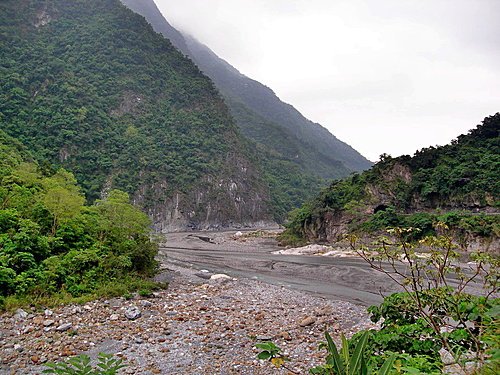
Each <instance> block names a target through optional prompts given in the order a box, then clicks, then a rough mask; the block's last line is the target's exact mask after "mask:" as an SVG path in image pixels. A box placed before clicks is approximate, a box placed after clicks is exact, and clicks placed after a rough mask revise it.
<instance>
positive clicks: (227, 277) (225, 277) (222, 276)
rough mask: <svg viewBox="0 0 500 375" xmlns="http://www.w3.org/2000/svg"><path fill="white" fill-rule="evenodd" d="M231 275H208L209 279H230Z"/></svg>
mask: <svg viewBox="0 0 500 375" xmlns="http://www.w3.org/2000/svg"><path fill="white" fill-rule="evenodd" d="M230 278H231V276H228V275H225V274H223V273H216V274H215V275H212V276H210V280H223V279H225V280H227V279H230Z"/></svg>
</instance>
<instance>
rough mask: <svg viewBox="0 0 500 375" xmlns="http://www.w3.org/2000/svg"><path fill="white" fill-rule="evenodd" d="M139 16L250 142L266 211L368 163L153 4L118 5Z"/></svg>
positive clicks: (276, 211) (134, 0) (287, 206)
mask: <svg viewBox="0 0 500 375" xmlns="http://www.w3.org/2000/svg"><path fill="white" fill-rule="evenodd" d="M122 2H123V3H124V4H126V5H127V6H129V7H130V8H131V9H133V10H134V11H136V12H138V13H139V14H142V15H143V16H144V17H146V19H147V20H148V21H149V22H150V23H151V24H152V25H153V27H154V28H155V30H156V31H157V32H159V33H162V34H163V35H164V36H166V37H167V38H168V39H170V40H171V41H172V43H173V44H174V45H175V46H176V47H177V48H179V50H180V51H182V52H183V53H185V54H186V55H188V56H189V57H191V58H192V59H193V61H194V62H195V63H196V64H197V65H198V66H199V67H200V69H201V70H202V71H203V72H204V73H205V74H207V75H208V76H209V77H210V78H211V79H212V80H213V81H214V83H215V85H216V86H217V88H218V89H219V90H220V91H221V93H222V94H223V95H224V98H225V100H226V103H227V105H228V106H229V108H230V110H231V114H232V115H233V116H234V118H235V120H236V123H237V124H238V126H239V128H240V130H241V133H242V134H243V135H244V136H245V137H246V138H247V139H248V140H250V146H251V148H252V149H253V150H254V153H255V154H256V155H257V159H256V160H255V161H256V162H258V163H259V164H260V165H261V166H262V171H263V177H264V180H265V182H266V183H267V184H268V185H269V188H270V196H271V205H272V212H273V216H274V218H275V220H277V221H279V222H281V221H283V219H284V218H286V213H287V212H288V211H290V210H291V209H293V208H295V207H298V206H299V205H300V204H302V203H303V202H304V201H305V200H307V199H309V198H311V197H313V196H314V195H316V194H317V193H319V191H320V189H321V188H322V187H325V186H326V185H327V179H332V178H342V177H346V176H348V175H349V173H351V172H352V171H360V170H363V169H366V168H368V167H370V165H371V163H370V162H369V161H368V160H366V159H365V158H363V157H362V156H361V155H360V154H359V153H358V152H356V151H355V150H353V149H352V148H351V147H350V146H348V145H346V144H345V143H343V142H341V141H339V140H338V139H336V138H335V137H334V136H333V135H332V134H330V133H329V132H328V131H327V130H326V129H325V128H323V127H322V126H320V125H318V124H314V123H312V122H311V121H309V120H307V119H306V118H304V117H303V116H302V115H301V114H300V113H299V112H298V111H297V110H296V109H295V108H293V107H292V106H290V105H288V104H286V103H283V102H281V101H280V100H279V98H278V97H277V96H276V95H275V94H274V93H273V92H272V91H271V90H270V89H269V88H267V87H265V86H264V85H262V84H260V83H259V82H256V81H254V80H252V79H250V78H248V77H246V76H244V75H242V74H241V73H239V72H238V71H237V70H236V69H235V68H234V67H232V66H231V65H229V64H228V63H227V62H225V61H224V60H222V59H221V58H219V57H218V56H217V55H215V54H214V53H213V52H212V51H211V50H210V49H209V48H207V47H206V46H203V45H202V44H200V43H199V42H198V41H197V40H195V39H193V38H191V37H188V36H183V35H182V34H181V33H179V32H178V31H177V30H175V29H174V28H173V27H172V26H171V25H170V24H169V23H168V22H167V21H166V20H165V19H164V18H163V16H162V14H161V13H160V12H159V10H158V9H157V7H156V5H155V4H154V1H152V0H146V1H143V0H141V1H138V0H122Z"/></svg>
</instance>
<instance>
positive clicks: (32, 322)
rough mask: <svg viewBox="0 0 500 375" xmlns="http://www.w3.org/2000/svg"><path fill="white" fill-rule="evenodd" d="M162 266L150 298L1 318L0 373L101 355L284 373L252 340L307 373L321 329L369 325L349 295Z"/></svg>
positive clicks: (131, 365)
mask: <svg viewBox="0 0 500 375" xmlns="http://www.w3.org/2000/svg"><path fill="white" fill-rule="evenodd" d="M169 268H171V269H170V270H168V271H165V272H166V273H168V276H169V277H171V278H172V282H171V283H170V286H169V288H168V289H167V290H163V291H160V292H158V293H155V295H154V296H153V297H150V298H143V297H139V296H135V297H134V298H133V299H131V300H126V299H124V298H115V299H111V300H107V301H104V300H100V301H94V302H90V303H87V304H85V305H83V306H79V305H70V306H64V307H60V308H57V309H54V310H52V311H51V310H36V311H35V310H33V311H32V310H27V311H26V313H27V314H24V313H23V312H21V311H18V312H17V313H16V314H12V313H10V314H4V315H2V316H0V374H40V373H41V371H42V370H43V369H44V368H45V367H44V365H43V363H45V362H47V361H59V360H61V359H64V358H67V357H69V356H72V355H75V354H81V353H87V354H89V355H90V356H91V357H92V358H95V356H96V355H97V353H99V352H107V353H115V354H117V355H118V356H120V357H122V358H123V359H124V361H125V362H126V363H127V364H128V366H127V367H126V368H125V369H123V370H122V371H121V372H120V373H122V374H266V375H268V374H273V373H276V374H287V371H285V370H277V369H273V368H272V367H271V365H270V364H269V363H266V362H263V361H259V360H257V359H256V354H257V353H258V350H257V349H256V348H255V346H254V345H255V344H256V343H257V342H262V341H266V340H272V341H273V342H275V343H276V344H277V345H278V346H279V347H281V348H282V349H283V352H284V353H286V354H287V355H288V356H289V357H290V359H291V361H290V362H289V363H288V365H289V366H290V367H292V368H293V369H295V370H296V371H298V372H300V373H304V374H305V373H307V371H306V370H307V369H308V368H310V367H312V366H314V365H317V364H320V363H322V361H323V355H324V353H321V352H318V350H317V347H318V343H319V342H320V341H322V339H323V333H324V331H325V329H328V331H329V332H330V333H331V334H332V336H334V337H336V338H338V337H339V336H340V333H341V332H343V333H344V334H346V335H347V336H349V335H351V334H352V333H354V332H357V331H358V330H360V329H365V328H369V327H372V326H373V325H372V324H371V323H370V322H369V320H368V316H367V314H366V311H365V309H364V308H363V307H360V306H357V305H354V304H351V303H348V302H342V301H329V300H326V299H323V298H319V297H314V296H310V295H307V294H304V293H301V292H298V291H294V290H289V289H285V288H283V287H279V286H273V285H268V284H265V283H261V282H259V281H255V280H249V279H239V280H236V279H230V278H224V277H222V278H220V279H217V280H210V279H206V278H204V277H203V276H204V275H203V272H200V270H188V269H184V268H180V267H174V266H172V267H170V266H169ZM197 275H198V276H197ZM207 277H210V276H209V275H207Z"/></svg>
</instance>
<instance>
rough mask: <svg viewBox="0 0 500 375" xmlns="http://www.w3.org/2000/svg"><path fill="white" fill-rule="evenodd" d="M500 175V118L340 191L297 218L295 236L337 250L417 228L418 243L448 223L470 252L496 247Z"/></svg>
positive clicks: (381, 167)
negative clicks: (351, 238) (352, 237)
mask: <svg viewBox="0 0 500 375" xmlns="http://www.w3.org/2000/svg"><path fill="white" fill-rule="evenodd" d="M499 168H500V113H497V114H495V115H493V116H490V117H487V118H485V119H484V121H483V123H482V124H481V125H478V126H477V128H475V129H473V130H471V131H470V132H469V134H467V135H461V136H459V137H458V138H457V139H456V140H454V141H453V142H452V143H451V144H449V145H446V146H442V147H429V148H426V149H423V150H421V151H418V152H417V153H416V154H415V155H414V156H413V157H410V156H407V155H406V156H401V157H398V158H392V157H390V156H388V155H385V156H383V157H382V159H381V160H380V161H379V162H378V163H377V164H376V165H375V166H374V167H372V168H371V169H370V170H368V171H366V172H363V173H361V174H359V175H355V176H351V177H350V178H348V179H346V180H342V181H336V182H334V183H332V185H331V186H330V187H329V188H328V189H325V190H324V191H322V193H321V194H320V195H319V196H317V197H316V198H315V199H314V200H312V201H311V202H309V203H307V204H305V205H304V206H303V207H302V208H301V209H299V210H297V211H295V212H294V214H293V217H292V220H291V223H290V224H289V228H288V230H287V233H288V236H289V237H291V238H302V239H307V240H309V241H314V242H336V241H339V240H342V238H343V237H344V236H345V234H347V233H353V232H354V233H358V234H362V235H364V234H373V233H374V232H380V231H384V230H385V229H387V228H390V227H411V228H414V229H416V231H415V232H414V234H412V237H413V238H414V239H417V238H421V237H423V236H425V235H427V234H432V233H434V232H435V229H434V224H435V223H436V222H438V221H440V222H444V223H445V224H447V225H448V227H450V230H452V231H454V232H455V235H456V236H457V239H458V240H459V241H463V242H464V243H465V242H469V244H470V243H473V242H477V241H476V239H477V238H478V237H481V238H483V239H485V241H486V242H484V241H483V244H486V245H485V246H487V247H491V243H498V237H499V236H500V215H499V214H500V209H499V207H500V180H499V178H498V171H499ZM491 241H493V242H491ZM493 247H494V246H493Z"/></svg>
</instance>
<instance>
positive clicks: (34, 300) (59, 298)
mask: <svg viewBox="0 0 500 375" xmlns="http://www.w3.org/2000/svg"><path fill="white" fill-rule="evenodd" d="M167 287H168V284H163V283H156V282H154V281H151V280H145V279H141V278H139V277H133V276H128V277H126V278H123V279H121V280H113V281H109V282H107V283H103V284H101V285H98V287H97V288H96V289H95V290H94V291H93V292H92V293H88V294H84V295H82V296H78V297H74V296H72V295H71V294H70V293H68V292H67V291H65V290H61V291H59V292H58V293H55V294H51V295H47V294H45V293H33V294H29V295H25V296H8V297H5V299H4V300H3V304H2V305H0V311H2V310H4V311H14V310H16V309H19V308H26V307H35V308H42V307H43V308H51V307H57V306H61V305H69V304H79V305H81V304H85V303H87V302H90V301H93V300H97V299H101V298H113V297H122V296H131V293H134V292H138V293H139V295H141V296H143V297H147V296H150V295H151V294H152V292H153V291H155V290H161V289H166V288H167Z"/></svg>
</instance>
